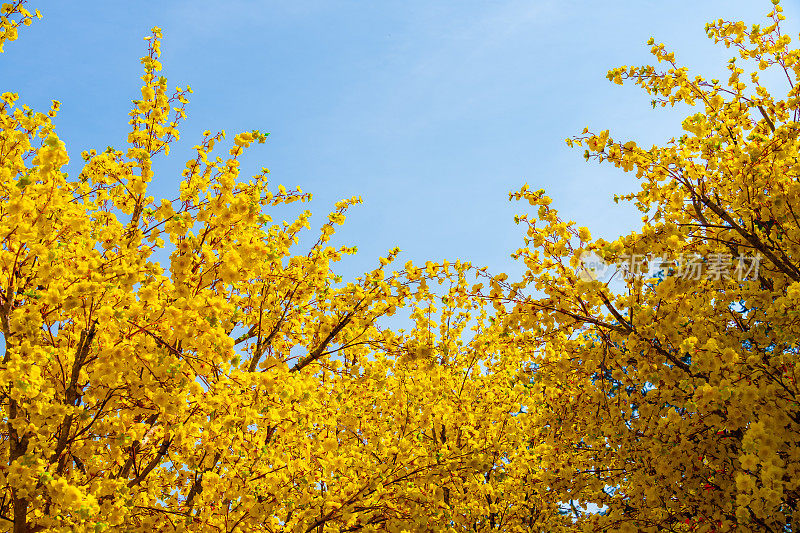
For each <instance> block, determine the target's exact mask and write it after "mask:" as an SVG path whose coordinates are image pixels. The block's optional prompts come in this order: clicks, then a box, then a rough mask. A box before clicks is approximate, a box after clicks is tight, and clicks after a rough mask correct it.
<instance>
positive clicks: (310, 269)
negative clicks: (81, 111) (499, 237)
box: [0, 2, 800, 532]
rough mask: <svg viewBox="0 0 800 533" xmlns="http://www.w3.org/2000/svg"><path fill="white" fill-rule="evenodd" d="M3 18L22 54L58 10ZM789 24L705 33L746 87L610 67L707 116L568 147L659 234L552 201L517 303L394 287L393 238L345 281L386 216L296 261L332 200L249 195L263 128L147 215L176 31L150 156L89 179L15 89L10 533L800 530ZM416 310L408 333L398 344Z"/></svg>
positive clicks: (0, 316)
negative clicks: (649, 138) (563, 214)
mask: <svg viewBox="0 0 800 533" xmlns="http://www.w3.org/2000/svg"><path fill="white" fill-rule="evenodd" d="M2 10H3V13H2V19H0V46H1V45H2V43H3V41H5V40H14V39H15V38H16V32H17V29H18V28H19V26H21V25H26V24H28V23H30V21H31V17H32V16H31V14H30V13H28V12H27V11H25V10H24V7H23V2H15V3H12V4H6V5H4V6H3V7H2ZM37 15H38V13H37ZM781 19H782V15H781V11H780V6H779V5H777V4H776V6H775V8H774V10H773V11H772V12H771V13H770V14H769V25H768V26H767V27H765V28H760V27H758V26H753V27H747V26H745V25H744V24H742V23H730V22H727V21H724V20H720V21H718V22H715V23H713V24H711V25H709V26H708V29H707V31H708V33H709V36H710V37H712V38H713V39H714V40H716V41H719V42H722V43H724V44H725V46H728V47H733V48H734V49H736V50H738V51H739V55H740V56H741V60H742V61H743V62H744V63H745V64H746V65H751V66H753V68H754V69H755V71H754V74H753V75H752V76H751V77H750V78H743V76H742V75H743V74H744V70H743V69H742V68H740V67H739V66H738V63H737V61H736V60H732V61H731V62H730V64H729V69H730V78H729V79H728V80H727V81H726V82H724V83H721V82H719V81H717V80H705V79H703V78H700V77H690V76H689V75H688V73H687V71H686V69H684V68H680V67H678V66H677V65H676V63H675V59H674V56H673V54H671V53H668V52H666V51H665V49H664V47H663V45H655V44H654V43H651V44H652V45H653V53H654V54H655V56H656V58H657V60H658V61H659V64H661V65H666V66H665V67H664V68H663V69H660V68H654V67H636V68H626V67H623V68H619V69H614V70H612V71H611V72H610V73H609V78H610V79H611V80H612V81H615V82H618V83H622V82H623V81H624V80H632V81H634V82H635V83H636V84H638V85H640V86H641V87H642V88H643V89H645V90H646V91H648V92H649V93H651V94H653V96H654V101H653V105H654V107H655V106H656V105H657V104H662V105H666V104H670V105H674V104H676V103H685V104H688V105H690V106H695V107H696V108H697V113H696V114H694V115H692V116H690V117H688V118H687V119H686V120H685V121H684V123H683V127H684V129H685V131H686V134H685V135H683V136H682V137H680V138H679V139H673V140H671V141H670V142H669V143H667V144H666V145H665V146H663V147H657V146H654V147H652V148H649V149H644V148H642V147H640V146H638V145H637V144H636V143H635V142H632V141H631V142H625V143H621V142H618V141H615V140H613V139H612V138H611V137H610V136H609V133H608V132H602V133H600V134H597V135H595V134H592V133H590V132H589V131H588V130H587V131H586V132H584V134H583V135H581V136H580V137H576V138H573V139H569V140H568V143H569V144H571V145H576V146H583V147H585V148H586V149H587V151H586V156H587V158H597V159H599V160H601V161H608V162H611V163H613V164H614V165H616V166H618V167H621V168H622V169H623V170H625V171H632V172H635V173H636V175H637V178H638V179H639V180H640V181H641V184H642V188H641V191H640V192H637V193H635V194H632V195H629V196H626V197H623V198H624V199H627V200H631V201H634V202H636V205H637V206H638V207H639V208H640V209H641V210H642V212H643V214H644V217H643V221H644V225H643V227H642V229H641V231H638V232H635V233H631V234H630V235H627V236H623V237H621V238H619V239H617V240H616V241H613V242H606V241H604V240H593V239H592V237H591V234H590V232H589V230H588V229H587V228H582V227H581V228H578V227H576V226H575V225H574V224H573V223H571V222H565V221H563V220H562V219H560V218H559V216H558V214H557V212H556V211H555V209H553V208H552V207H551V206H550V204H551V201H550V199H549V198H548V197H546V196H545V195H544V191H541V190H539V191H532V190H530V189H529V188H528V187H527V186H526V187H524V188H523V189H522V190H520V191H518V192H517V193H514V194H512V197H514V198H517V199H527V200H528V201H529V202H530V204H531V206H533V207H534V208H535V210H536V211H535V213H532V214H531V215H524V216H520V217H519V218H518V221H519V222H520V223H521V224H523V225H524V226H526V227H527V235H526V237H525V244H526V246H525V248H522V249H521V250H519V251H518V252H517V253H516V254H515V257H516V258H517V259H518V260H520V261H523V262H524V264H525V266H526V272H525V274H524V276H523V278H522V279H520V280H517V281H514V282H512V281H509V280H508V277H507V276H506V275H505V274H501V275H498V276H491V275H490V274H487V273H486V272H485V270H482V269H476V268H474V267H473V266H471V265H470V264H469V263H465V262H460V261H456V262H455V263H449V262H444V263H436V264H435V263H431V262H429V263H426V264H425V265H414V264H411V263H407V264H406V265H405V266H404V267H402V268H400V267H395V270H392V265H394V264H395V258H396V256H397V253H398V250H396V249H393V250H391V251H390V252H389V253H388V254H387V257H385V258H380V259H379V261H378V264H377V265H376V268H375V269H374V270H372V271H370V272H367V273H365V274H364V275H363V276H361V277H360V278H358V279H355V280H351V281H344V280H342V279H341V278H340V277H339V276H337V275H336V273H335V270H334V268H333V267H334V266H335V263H336V262H337V261H339V260H340V259H341V258H342V257H343V256H344V255H346V254H351V253H354V251H355V249H354V248H350V247H341V246H340V247H333V246H331V245H330V239H331V235H332V234H333V232H334V228H335V226H336V225H339V224H341V223H342V222H343V221H344V219H345V214H346V211H347V209H348V208H349V207H350V206H351V205H353V204H356V203H359V202H360V199H358V198H352V199H349V200H345V201H342V202H340V203H338V204H337V205H336V206H335V209H334V211H333V212H332V213H331V214H330V215H329V217H328V221H327V222H326V223H325V224H324V225H323V226H322V227H321V228H320V229H319V231H318V233H317V236H316V237H314V238H312V241H313V244H312V245H311V246H308V245H304V246H303V245H301V244H300V238H301V235H304V234H305V233H306V232H307V230H309V229H310V213H308V212H307V211H304V212H302V213H301V214H300V215H299V216H298V217H297V218H296V219H295V220H293V221H291V222H282V223H276V222H274V221H273V220H272V218H271V216H270V213H271V212H274V211H273V210H272V208H273V207H276V206H281V205H285V204H289V203H294V202H301V203H304V202H307V201H309V200H310V199H311V196H310V195H309V194H307V193H304V192H302V191H300V190H299V189H294V190H290V189H286V188H285V187H283V186H277V187H272V186H270V184H268V181H267V178H268V170H267V169H263V172H262V173H261V174H259V175H256V176H252V177H249V178H243V177H242V176H241V175H240V172H239V158H240V157H241V155H242V154H243V153H244V151H245V150H247V148H248V147H249V146H250V145H251V144H253V143H263V142H265V140H266V138H267V136H266V134H264V133H261V132H258V131H252V132H243V133H239V134H238V135H235V136H234V138H233V143H229V144H228V145H227V153H224V154H223V155H217V154H219V153H220V150H221V149H222V150H224V148H222V145H223V144H224V143H225V135H224V133H219V134H216V135H212V134H211V133H210V132H206V133H205V136H204V138H203V139H202V141H201V142H200V144H198V145H197V146H195V150H196V157H194V158H193V159H191V160H190V161H188V162H187V163H186V166H185V170H184V171H183V176H182V181H181V184H180V191H179V193H178V197H177V199H175V200H169V199H155V198H153V197H152V196H149V195H148V190H149V186H150V184H151V183H152V181H153V180H156V179H159V177H158V176H154V172H153V169H152V168H153V167H152V165H153V160H154V158H155V157H168V156H169V149H170V146H171V144H172V143H174V142H175V141H177V140H178V138H179V130H178V126H179V122H180V121H181V119H183V118H184V117H185V106H186V104H187V102H188V99H187V98H188V95H189V94H190V93H191V90H190V89H188V88H187V89H180V88H178V89H175V90H170V89H169V88H168V85H167V81H166V79H165V78H164V77H163V76H161V75H160V70H161V64H160V63H159V55H160V37H161V36H160V30H159V29H158V28H155V29H154V30H153V34H152V35H151V36H150V37H148V38H147V43H148V54H147V55H146V56H145V57H144V58H143V59H142V65H143V68H144V75H143V77H142V80H143V86H142V89H141V98H140V99H138V100H136V101H134V108H133V110H132V111H131V114H130V126H131V129H130V134H129V136H128V146H127V148H126V149H125V150H122V151H117V150H114V149H108V150H106V151H105V152H103V153H96V152H94V151H92V152H85V153H84V154H83V159H84V163H85V164H84V165H83V170H82V171H81V172H80V174H79V176H78V177H77V178H75V179H69V178H67V176H66V175H65V174H64V172H63V170H62V169H63V167H64V165H66V164H67V163H68V161H69V159H68V156H67V152H66V147H65V145H64V143H63V142H62V141H61V140H60V139H59V138H58V136H57V135H56V132H55V129H54V126H53V122H52V119H53V117H55V115H56V113H57V110H58V102H53V105H52V107H51V109H50V110H49V111H48V112H46V113H40V112H35V111H33V110H31V109H29V108H28V107H26V106H24V105H19V104H17V100H18V97H17V95H15V94H10V93H4V94H3V95H2V103H0V326H2V330H1V331H2V340H3V342H4V345H5V346H4V351H3V356H2V357H3V359H2V364H0V401H1V402H2V406H3V410H4V411H3V426H2V428H0V436H2V446H0V524H2V528H3V529H4V530H9V531H11V530H13V531H15V532H28V531H97V532H99V531H142V532H150V531H197V532H206V531H225V532H233V531H303V532H312V531H383V530H386V531H397V532H400V531H494V530H498V531H569V530H583V531H639V530H641V531H653V532H655V531H750V530H764V531H786V530H789V529H791V528H794V529H793V530H797V529H798V528H800V513H798V504H799V503H800V502H798V499H800V442H798V441H800V404H798V388H797V378H798V374H797V358H798V349H800V345H798V338H799V336H800V259H798V257H800V224H798V219H797V214H798V210H800V178H798V172H800V164H799V163H798V161H797V154H798V151H800V150H798V134H799V133H800V127H798V126H797V122H796V119H797V118H798V117H797V113H798V109H800V87H798V80H800V50H793V49H791V48H790V47H789V40H788V38H787V37H786V36H784V35H782V34H781V33H780V27H779V22H780V20H781ZM760 70H766V71H770V72H771V71H777V72H778V73H780V74H781V76H783V78H785V79H786V80H788V84H789V90H788V93H787V96H786V97H785V98H784V99H782V100H778V99H775V98H773V97H772V96H771V95H770V93H769V92H768V91H767V89H766V87H764V86H762V85H761V84H760V83H759V78H758V72H759V71H760ZM770 79H772V78H770ZM746 82H747V83H746ZM303 242H305V241H303ZM589 253H591V254H594V255H595V256H597V257H599V258H602V259H603V260H604V261H605V262H606V263H607V264H615V263H616V264H621V263H624V262H625V261H626V260H627V261H628V263H629V267H630V268H628V269H627V271H623V270H622V269H620V270H619V272H618V275H617V277H616V279H619V280H621V281H620V285H618V286H617V287H616V288H614V287H615V286H614V285H610V284H609V283H608V282H607V281H605V280H604V279H602V278H598V277H597V276H594V275H586V269H585V268H584V261H585V259H586V257H587V254H589ZM167 255H169V266H168V268H165V267H164V266H162V265H161V264H160V263H159V262H158V261H157V260H156V259H157V258H159V257H166V256H167ZM632 257H647V258H650V259H651V260H653V261H655V260H656V258H657V260H658V261H659V262H660V263H662V264H663V266H662V272H661V275H660V276H659V277H653V276H652V275H651V274H648V273H645V272H644V271H643V270H642V269H637V268H633V265H632V264H630V263H631V261H630V258H632ZM687 258H691V260H692V261H695V263H696V265H697V268H698V269H699V270H698V275H697V276H687V275H685V274H686V271H685V270H686V262H687ZM737 261H738V262H737ZM700 271H702V272H700ZM475 278H478V279H477V280H476V279H475ZM475 281H478V282H479V283H477V284H474V285H473V283H474V282H475ZM484 286H485V287H484ZM612 289H613V290H612ZM396 313H402V314H403V315H404V316H408V317H410V319H411V323H412V324H413V327H410V328H409V329H408V330H398V331H392V330H390V329H388V328H385V327H383V326H382V325H381V324H382V319H383V318H384V317H388V316H392V315H394V314H396ZM587 505H588V507H586V506H587Z"/></svg>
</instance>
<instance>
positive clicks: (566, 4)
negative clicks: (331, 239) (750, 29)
mask: <svg viewBox="0 0 800 533" xmlns="http://www.w3.org/2000/svg"><path fill="white" fill-rule="evenodd" d="M783 5H784V9H785V14H786V15H787V16H788V17H789V20H788V21H787V22H788V24H786V28H787V30H788V33H790V34H791V35H795V36H796V35H797V28H798V24H797V21H800V16H799V15H800V14H798V9H797V3H796V2H789V1H785V2H784V3H783ZM29 8H39V9H40V10H41V11H42V13H43V16H44V19H43V20H41V21H38V22H36V23H35V24H34V25H33V26H31V27H30V28H26V31H25V32H23V34H22V38H21V39H20V41H18V42H15V43H10V44H7V45H6V53H5V54H4V56H0V90H2V91H8V90H10V91H15V92H19V93H20V95H21V100H22V102H24V103H27V104H28V105H31V106H33V107H35V108H38V109H42V110H43V109H44V108H46V107H47V106H48V104H49V100H50V99H58V100H61V102H62V108H61V112H60V115H59V118H58V119H57V120H58V121H57V126H58V131H59V135H60V136H61V138H62V139H63V140H65V141H66V143H67V146H68V148H69V150H70V154H71V156H72V158H73V161H75V162H76V163H77V161H78V160H79V157H78V154H79V153H80V151H82V150H84V149H88V148H93V147H94V148H98V149H103V148H105V147H106V146H108V145H112V146H116V147H122V146H123V145H124V139H125V136H126V134H127V131H128V125H127V112H128V110H129V107H130V101H131V99H134V98H136V97H137V96H138V90H139V76H140V75H141V70H140V65H139V61H138V60H139V57H140V56H142V55H143V54H144V52H145V42H144V41H143V40H142V37H143V36H145V35H147V33H148V31H149V29H150V28H151V27H152V26H155V25H158V26H160V27H162V29H163V31H164V42H163V56H162V63H163V64H164V74H165V75H166V76H167V77H168V78H169V82H170V85H171V86H173V87H174V86H176V85H177V86H186V85H191V86H192V88H193V89H194V95H192V99H191V104H190V106H189V108H188V112H189V119H188V120H187V121H186V122H185V124H184V127H183V130H182V132H183V138H182V141H181V144H180V145H179V146H177V147H175V148H173V152H172V154H171V155H170V157H169V158H168V159H165V160H161V161H160V162H159V163H158V166H157V167H156V168H157V171H158V173H157V176H156V185H155V189H154V190H153V192H154V193H155V194H156V195H163V196H167V197H174V196H176V191H177V185H178V178H179V176H180V169H181V168H183V165H184V163H185V161H186V159H188V158H189V157H190V155H191V147H192V145H194V144H195V143H196V142H198V140H199V139H200V137H201V132H202V131H203V130H204V129H211V130H213V131H216V130H220V129H225V130H226V131H227V132H228V133H229V135H230V137H229V139H232V134H233V133H236V132H238V131H244V130H251V129H254V128H257V129H261V130H262V131H268V132H270V133H271V135H270V138H269V141H268V143H267V144H266V145H260V146H258V147H255V148H254V149H252V150H251V151H250V153H249V155H248V156H247V157H246V158H245V160H244V164H243V170H244V171H245V172H246V173H254V172H256V171H257V170H258V169H260V168H261V167H262V166H267V167H269V168H270V169H271V171H272V180H273V183H275V184H276V185H277V183H283V184H285V185H286V186H297V185H299V186H301V187H302V188H303V190H305V191H308V192H312V193H314V197H315V198H314V202H313V203H312V204H311V210H312V211H313V212H314V213H315V215H316V218H315V220H317V221H318V223H321V220H322V219H323V218H324V216H325V215H326V214H327V212H328V210H329V209H330V208H331V206H332V205H333V203H334V202H335V201H336V200H338V199H340V198H345V197H349V196H352V195H361V196H362V197H363V198H364V202H365V203H364V205H362V206H360V207H358V208H355V209H354V210H352V211H351V212H350V215H349V217H348V221H347V223H346V224H345V226H344V227H343V228H342V229H340V231H339V232H338V235H339V237H338V242H340V243H348V244H357V245H358V246H359V250H360V251H359V255H358V257H357V258H355V259H351V260H348V262H347V263H346V264H344V265H343V266H342V268H341V271H342V272H343V273H344V274H346V275H348V276H352V275H354V274H357V273H360V272H363V271H365V270H366V269H371V268H373V266H374V265H375V262H376V258H377V257H378V256H379V255H384V254H385V251H386V250H388V249H390V248H392V247H393V246H399V247H400V248H401V249H402V250H404V253H403V255H402V256H401V258H402V262H405V260H407V259H413V260H415V261H423V262H424V261H425V260H427V259H432V260H440V259H445V258H446V259H450V260H454V259H456V258H460V259H469V260H471V261H473V263H476V264H477V265H479V266H482V265H489V267H490V269H491V270H492V271H494V272H500V271H506V272H509V273H510V274H512V275H513V274H515V273H518V272H519V271H520V267H519V265H514V264H513V262H512V261H511V259H510V258H509V257H508V255H509V254H510V253H511V252H512V251H514V250H515V249H516V248H517V247H518V246H520V245H521V243H522V228H520V227H518V226H515V224H514V222H513V215H514V214H515V213H518V212H524V211H525V205H524V204H515V203H510V202H509V201H508V192H509V191H511V190H516V189H518V188H519V187H520V186H522V184H523V183H525V182H527V183H529V184H530V185H531V186H532V187H534V188H540V187H541V188H545V189H547V190H548V192H549V194H550V195H551V196H552V197H553V198H554V200H555V207H556V208H558V209H559V210H560V211H561V213H562V214H563V215H564V216H565V217H567V218H569V219H572V220H575V221H577V222H578V223H579V224H580V225H586V226H589V227H590V228H591V229H592V231H593V234H594V235H595V236H602V237H605V238H612V237H614V236H615V235H617V234H619V233H621V232H628V231H630V230H631V229H634V228H635V227H637V225H638V222H639V215H638V214H637V213H636V212H634V211H633V210H632V208H630V207H620V206H617V205H615V204H614V203H613V201H612V197H613V194H614V193H615V192H617V193H624V192H628V191H631V190H634V189H635V188H636V187H637V184H636V183H635V178H634V176H632V175H627V174H623V173H621V172H618V171H616V170H615V169H613V168H612V167H606V166H598V165H597V164H587V163H586V162H585V161H584V160H583V157H582V153H581V152H580V151H578V150H571V149H569V148H568V147H567V146H566V145H565V144H564V141H563V139H564V138H565V137H568V136H572V135H574V134H578V133H580V131H581V130H582V129H583V127H584V126H590V127H591V128H592V129H594V130H598V131H599V130H602V129H606V128H608V129H610V130H611V131H612V136H614V137H615V138H619V139H628V138H631V139H636V140H638V141H640V142H642V143H644V144H648V145H649V144H652V143H663V142H664V141H665V140H666V139H668V138H669V137H670V136H671V135H673V134H675V133H677V132H678V131H679V127H680V121H681V119H682V117H683V116H684V115H685V114H686V110H685V109H680V108H677V109H675V110H669V109H667V110H664V109H658V110H655V111H653V110H652V109H651V108H650V105H649V98H648V97H647V95H646V94H644V93H643V92H642V91H641V90H639V89H637V88H636V87H634V86H632V85H631V86H624V87H620V86H617V85H614V84H611V83H610V82H608V81H607V80H606V79H605V73H606V71H607V70H608V69H610V68H612V67H615V66H619V65H632V64H633V65H638V64H644V63H650V62H651V61H650V55H649V51H648V49H649V47H647V46H645V41H646V40H647V39H648V38H649V37H650V36H653V37H654V38H655V39H656V41H658V42H664V43H665V44H666V45H667V47H668V48H670V49H672V50H674V51H675V52H676V55H677V57H678V61H679V62H681V63H682V64H684V65H686V66H688V67H690V69H691V70H692V71H693V72H695V73H703V74H707V75H708V76H709V77H714V76H715V75H721V74H722V73H723V72H724V66H725V64H726V61H727V59H728V57H730V51H728V50H725V49H724V48H723V47H720V46H715V45H713V43H712V42H711V41H709V40H708V39H707V38H706V37H705V34H704V31H703V26H704V24H705V22H707V21H709V20H712V19H716V18H719V17H724V18H727V19H737V20H738V19H742V20H745V21H747V22H749V23H752V22H761V21H762V19H763V15H764V14H765V13H766V12H767V11H768V10H769V8H770V2H769V1H767V0H763V1H762V0H745V1H733V0H728V1H717V0H713V1H712V0H703V1H696V0H695V1H683V0H672V1H670V2H656V1H643V0H638V1H616V0H612V1H609V2H589V1H583V2H579V1H570V0H564V1H550V0H528V1H519V0H485V1H480V2H479V1H470V0H461V1H427V2H425V1H415V0H405V1H402V2H399V1H388V0H385V1H380V2H354V1H326V2H323V1H311V0H309V1H305V0H294V1H280V2H277V1H275V2H273V1H250V0H229V1H228V0H226V1H225V2H212V1H206V0H192V1H191V2H190V1H169V0H162V1H160V2H155V1H138V2H121V1H109V0H106V1H85V0H82V1H81V2H63V1H60V2H56V1H42V2H35V1H32V2H30V3H29ZM77 168H78V167H77V166H71V168H70V169H69V170H70V172H71V173H74V172H76V170H77ZM317 225H319V224H317ZM309 239H310V240H312V239H311V236H309Z"/></svg>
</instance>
